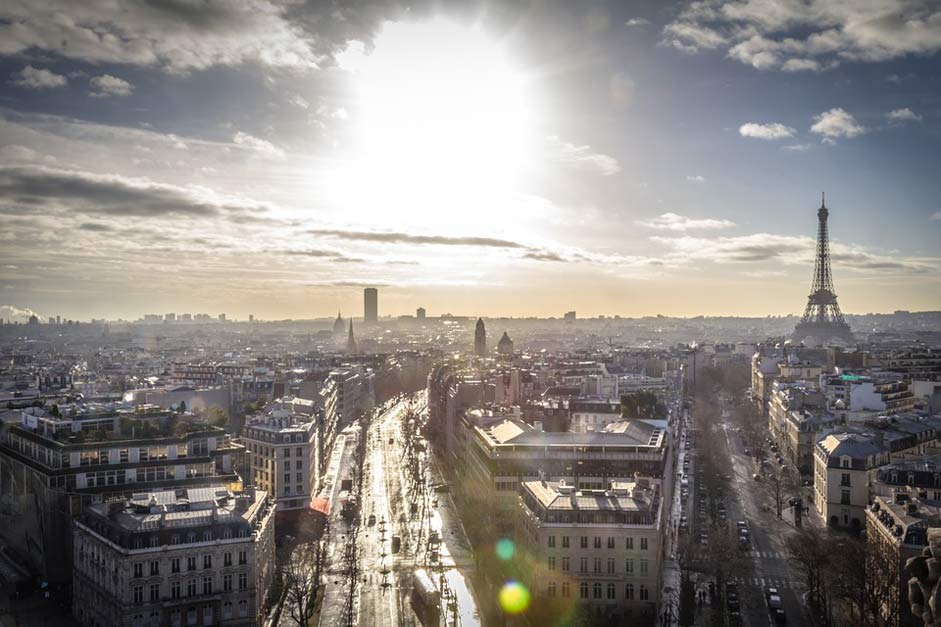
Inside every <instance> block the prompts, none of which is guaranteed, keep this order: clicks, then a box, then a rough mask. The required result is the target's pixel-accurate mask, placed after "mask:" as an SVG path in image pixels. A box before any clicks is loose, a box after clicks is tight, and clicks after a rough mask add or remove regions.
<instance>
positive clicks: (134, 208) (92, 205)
mask: <svg viewBox="0 0 941 627" xmlns="http://www.w3.org/2000/svg"><path fill="white" fill-rule="evenodd" d="M0 204H2V205H3V206H5V207H9V208H14V209H15V208H17V207H21V208H28V209H30V210H42V211H46V212H54V211H70V212H79V213H84V214H95V215H114V216H132V217H160V216H166V215H177V216H181V215H187V216H192V217H209V216H219V215H220V214H222V213H223V212H224V213H225V214H227V215H228V214H235V215H238V214H239V213H241V212H245V211H248V210H251V207H250V206H246V205H239V204H236V203H226V202H225V199H222V198H220V197H218V196H217V195H215V194H213V193H212V192H211V191H210V190H206V189H203V188H185V187H180V186H176V185H168V184H164V183H156V182H153V181H150V180H148V179H143V178H130V177H125V176H119V175H110V174H109V175H105V174H94V173H90V172H81V171H74V170H61V169H53V168H47V167H13V168H0ZM255 209H256V210H258V211H261V210H263V207H260V206H259V207H255ZM86 230H95V228H94V227H93V228H92V229H86ZM99 230H100V229H99Z"/></svg>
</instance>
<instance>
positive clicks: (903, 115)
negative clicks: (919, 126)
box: [885, 107, 922, 122]
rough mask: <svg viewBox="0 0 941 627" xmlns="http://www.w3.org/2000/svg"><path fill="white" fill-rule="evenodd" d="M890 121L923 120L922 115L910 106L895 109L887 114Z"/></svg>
mask: <svg viewBox="0 0 941 627" xmlns="http://www.w3.org/2000/svg"><path fill="white" fill-rule="evenodd" d="M885 117H887V118H889V121H890V122H921V120H922V117H921V115H919V114H917V113H915V112H914V111H912V110H911V109H909V108H908V107H905V108H904V109H895V110H894V111H889V112H888V113H886V114H885Z"/></svg>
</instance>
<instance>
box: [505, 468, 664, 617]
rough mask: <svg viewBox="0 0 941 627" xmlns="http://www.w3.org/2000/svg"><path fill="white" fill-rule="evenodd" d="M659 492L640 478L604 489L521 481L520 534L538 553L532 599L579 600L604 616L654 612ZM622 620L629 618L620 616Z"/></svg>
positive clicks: (658, 566)
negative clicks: (582, 488)
mask: <svg viewBox="0 0 941 627" xmlns="http://www.w3.org/2000/svg"><path fill="white" fill-rule="evenodd" d="M662 507H663V505H662V499H661V495H660V492H659V486H658V485H657V484H653V483H650V482H649V481H647V480H644V479H638V480H635V481H630V482H612V483H611V484H610V485H609V486H608V489H606V490H576V489H575V488H574V487H573V486H572V485H571V484H568V483H567V482H565V481H558V482H557V481H541V480H539V481H524V482H523V483H522V484H521V485H520V498H519V508H520V513H521V518H522V523H521V524H520V528H521V530H522V537H523V539H524V541H525V542H526V543H527V544H528V546H529V549H530V551H531V553H532V555H533V558H534V560H535V564H534V567H533V568H532V569H531V572H532V577H531V580H530V582H529V586H530V591H531V594H532V595H533V603H534V605H538V604H540V603H545V602H547V601H549V602H552V601H554V600H556V599H560V600H561V601H562V602H563V603H566V602H571V601H578V602H581V603H583V604H585V605H587V606H589V607H590V608H591V610H592V611H593V613H594V614H596V615H602V616H606V617H612V618H613V617H619V618H621V619H622V620H625V621H626V620H629V618H630V617H638V618H639V617H653V616H654V615H655V613H656V607H657V603H658V602H659V592H660V571H661V566H662V561H661V551H660V538H661V529H660V522H661V515H662ZM624 624H626V623H624Z"/></svg>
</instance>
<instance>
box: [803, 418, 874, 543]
mask: <svg viewBox="0 0 941 627" xmlns="http://www.w3.org/2000/svg"><path fill="white" fill-rule="evenodd" d="M887 463H889V451H888V449H886V448H885V447H884V446H883V445H882V444H881V443H880V442H879V441H878V439H877V438H876V436H874V435H871V434H861V433H831V434H829V435H827V436H824V437H822V438H821V439H820V440H819V441H818V442H817V444H816V446H815V448H814V505H815V506H816V508H817V511H818V512H819V513H820V515H821V517H822V518H823V520H825V521H826V522H827V524H829V525H831V526H833V527H852V528H854V529H861V528H862V526H863V525H864V524H865V521H866V516H865V509H866V506H867V505H868V503H869V480H870V473H871V472H872V471H873V470H874V469H875V468H878V467H879V466H883V465H885V464H887Z"/></svg>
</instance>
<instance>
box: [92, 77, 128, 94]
mask: <svg viewBox="0 0 941 627" xmlns="http://www.w3.org/2000/svg"><path fill="white" fill-rule="evenodd" d="M89 82H90V83H91V86H92V87H93V88H94V91H92V92H91V93H90V94H89V95H90V96H91V97H92V98H107V97H108V96H130V95H131V93H132V92H133V91H134V86H133V85H131V84H130V83H129V82H127V81H126V80H124V79H121V78H118V77H117V76H111V75H110V74H102V75H101V76H95V77H94V78H92V79H91V81H89Z"/></svg>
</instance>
